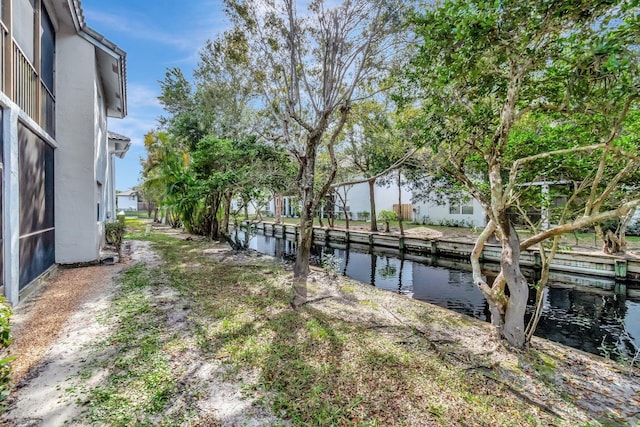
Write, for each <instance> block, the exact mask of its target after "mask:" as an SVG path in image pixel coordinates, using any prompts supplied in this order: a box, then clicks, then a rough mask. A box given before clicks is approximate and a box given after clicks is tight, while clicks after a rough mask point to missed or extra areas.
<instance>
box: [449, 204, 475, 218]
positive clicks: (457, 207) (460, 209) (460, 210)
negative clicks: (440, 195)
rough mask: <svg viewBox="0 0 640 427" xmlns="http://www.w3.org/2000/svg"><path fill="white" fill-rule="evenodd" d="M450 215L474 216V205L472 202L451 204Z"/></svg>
mask: <svg viewBox="0 0 640 427" xmlns="http://www.w3.org/2000/svg"><path fill="white" fill-rule="evenodd" d="M449 213H450V214H451V215H460V214H462V215H473V204H472V202H471V201H468V202H467V201H465V202H462V203H460V202H459V201H451V202H449Z"/></svg>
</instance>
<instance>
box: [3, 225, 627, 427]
mask: <svg viewBox="0 0 640 427" xmlns="http://www.w3.org/2000/svg"><path fill="white" fill-rule="evenodd" d="M179 237H182V238H185V237H186V236H182V235H181V236H179ZM188 238H191V237H188ZM127 251H128V253H129V254H130V256H129V257H125V258H126V260H125V262H124V263H123V264H120V265H116V266H101V267H85V268H78V269H61V270H59V271H58V273H57V274H56V275H55V277H53V278H52V279H51V280H50V281H49V282H48V283H47V284H46V285H45V286H44V287H43V288H42V289H41V290H40V291H39V292H37V293H36V294H35V295H33V296H32V297H31V299H30V300H29V301H28V302H26V303H25V304H22V305H21V306H19V307H18V309H17V310H16V314H15V317H14V329H13V335H14V337H15V342H14V344H13V346H12V352H13V353H14V354H16V355H20V358H19V359H18V361H17V362H16V363H15V364H14V379H15V382H16V383H17V386H16V388H15V390H14V392H13V393H12V395H11V396H10V398H9V402H8V403H9V410H8V412H7V413H6V414H5V416H4V419H3V422H4V423H5V424H6V425H12V426H14V425H15V426H36V425H37V426H59V425H63V424H64V425H86V423H83V421H82V412H83V405H84V404H86V403H87V399H86V393H87V391H88V390H90V389H91V387H93V386H95V385H96V384H98V383H99V382H100V381H101V379H102V378H103V376H102V375H101V373H100V372H97V373H95V372H94V373H93V375H92V376H90V377H89V378H85V379H81V377H82V376H81V375H79V373H80V372H81V371H82V369H83V367H85V366H88V365H89V364H90V363H91V362H92V361H93V360H95V359H96V358H105V357H109V349H108V347H107V348H104V349H101V347H100V346H98V345H97V344H98V343H99V342H100V341H101V340H104V338H105V337H107V336H108V334H109V333H110V332H111V331H112V328H113V327H114V326H113V324H109V323H108V322H106V323H105V322H104V321H102V322H99V321H98V319H100V318H104V314H105V313H106V312H108V309H109V307H110V303H111V301H112V299H113V297H114V296H115V295H116V294H117V292H118V287H117V286H118V285H117V280H115V279H116V278H117V275H118V274H119V272H120V271H122V269H123V268H124V267H126V266H128V265H132V264H134V263H137V262H143V263H146V264H147V265H148V266H149V267H150V268H151V267H153V266H154V265H157V263H158V261H159V259H158V257H157V256H156V255H155V254H154V253H153V252H152V251H151V250H150V248H149V245H148V243H145V242H131V243H130V247H129V248H127ZM205 252H206V253H207V254H208V255H209V256H211V257H212V258H214V259H217V260H220V261H223V260H225V259H227V258H228V259H230V260H231V262H242V261H243V259H240V258H242V257H249V258H250V257H255V256H258V255H256V254H255V253H254V254H251V253H248V254H249V255H238V254H236V255H234V254H233V252H231V251H229V249H228V248H227V247H226V245H220V246H216V247H213V248H211V249H206V250H205ZM238 257H240V258H238ZM245 261H247V260H245ZM248 261H250V259H249V260H248ZM310 279H311V282H312V283H313V288H315V289H316V291H315V292H313V295H310V299H311V300H312V301H314V300H315V301H317V302H312V303H311V304H312V305H313V306H314V308H316V309H320V310H322V311H325V312H327V313H332V315H338V314H340V315H342V316H348V317H349V318H350V320H352V321H353V320H357V319H359V318H360V317H362V316H365V317H366V316H374V315H375V316H382V317H380V319H377V320H376V322H388V323H389V322H390V323H394V322H399V323H404V322H408V319H403V318H399V317H398V314H397V313H396V314H392V312H391V311H390V309H389V310H387V309H385V310H383V311H382V312H377V313H373V312H372V313H364V309H363V308H362V306H358V309H357V310H353V312H346V311H345V305H344V304H343V301H342V300H343V299H344V297H342V296H341V295H340V294H339V293H338V292H336V289H337V288H336V284H335V283H333V282H331V281H328V280H326V278H325V275H324V273H322V272H319V271H315V272H314V273H313V274H312V276H311V278H310ZM341 280H342V279H341ZM150 292H153V295H151V296H152V297H153V298H154V301H155V304H156V305H157V307H159V308H161V309H162V310H163V311H164V313H165V316H166V320H167V322H166V324H167V325H171V328H172V331H170V332H179V333H181V334H191V332H190V331H189V329H190V325H189V320H188V318H189V313H190V312H189V310H185V309H184V308H183V304H180V303H179V302H180V300H179V298H180V297H179V295H178V294H177V293H176V292H175V291H174V290H173V289H171V288H169V287H168V286H166V287H160V288H158V289H155V290H153V291H150ZM360 294H362V295H360ZM355 295H356V296H358V297H362V298H364V299H370V300H373V299H376V303H377V304H380V306H381V307H383V308H384V307H398V306H399V305H400V306H404V307H405V308H406V310H416V309H420V308H419V307H420V304H419V303H416V302H415V301H413V300H410V299H407V298H402V297H399V296H397V295H395V294H392V293H386V292H379V291H378V290H375V289H369V287H361V288H358V290H357V291H356V294H355ZM416 307H417V308H416ZM433 310H436V311H438V310H441V309H439V308H437V307H435V308H433ZM394 312H396V311H395V310H394ZM398 313H399V311H398ZM365 320H366V319H365ZM424 333H425V334H427V335H428V336H430V337H432V338H434V340H435V341H436V342H437V341H438V339H440V338H442V340H445V341H446V340H449V339H455V340H456V341H458V342H463V343H464V346H465V348H468V350H469V352H470V353H475V352H478V353H482V352H486V349H487V348H492V349H493V350H491V352H490V355H489V356H488V357H489V358H490V359H491V361H492V363H495V364H497V365H518V363H519V361H518V358H517V355H514V354H512V353H510V352H506V351H504V350H503V349H502V347H501V346H500V345H499V344H498V343H497V342H494V340H495V339H494V337H493V335H492V330H491V327H490V326H489V325H487V324H482V323H481V322H478V324H477V326H475V327H473V328H458V329H456V330H455V331H453V330H439V329H437V328H435V329H430V330H425V331H424ZM453 333H455V334H456V335H455V337H451V336H450V335H451V334H453ZM193 339H194V340H195V339H196V338H195V337H193ZM534 346H535V347H536V348H538V349H540V350H544V351H545V352H547V353H552V354H555V355H556V357H557V360H558V366H557V367H556V374H555V378H554V383H555V386H556V387H558V388H559V389H561V390H564V391H565V392H566V396H567V398H568V399H570V401H572V402H573V403H574V404H575V405H576V406H577V407H578V408H580V410H581V411H586V413H589V414H592V415H597V414H604V413H614V414H616V415H617V416H619V417H621V418H626V419H627V420H629V422H630V425H639V424H640V380H639V374H638V371H637V370H625V369H620V368H619V367H617V366H616V365H615V364H613V363H612V362H609V361H606V360H604V359H601V358H597V357H593V356H591V355H587V354H583V353H581V352H577V351H574V350H572V349H568V348H566V347H563V346H558V345H556V344H553V343H550V342H548V341H544V340H538V339H534ZM196 347H197V346H195V345H194V346H190V348H192V349H193V350H189V351H188V352H187V353H185V354H183V355H182V357H181V358H180V360H176V361H175V364H176V368H177V367H180V368H181V369H183V370H184V381H185V390H184V392H183V393H182V394H181V395H180V396H179V397H178V398H177V399H176V400H175V401H174V402H173V403H172V406H173V407H176V408H177V407H179V406H180V405H189V406H190V407H194V406H195V408H196V409H197V412H198V417H199V419H200V420H201V421H202V420H210V424H209V423H205V424H202V425H223V426H237V425H243V426H245V425H246V426H268V425H273V424H274V423H275V422H282V420H279V419H277V418H276V417H274V416H273V414H271V413H269V411H268V410H265V409H263V408H261V407H259V406H256V405H254V404H253V401H252V400H251V399H249V398H247V397H246V396H244V395H243V393H242V384H241V382H240V383H238V382H228V380H225V379H224V378H225V370H226V368H225V366H224V364H223V362H221V361H217V360H212V359H207V358H203V357H202V355H201V354H199V353H198V351H197V349H196ZM525 369H526V367H525ZM531 369H532V370H533V368H531ZM102 374H103V375H104V374H105V373H104V372H103V373H102ZM248 375H251V374H248ZM523 378H524V379H523ZM526 378H528V377H526V376H525V377H514V378H513V384H514V385H517V386H518V387H517V388H518V389H522V390H528V392H530V393H531V394H530V396H531V397H532V398H533V399H536V400H538V401H540V402H542V403H544V404H547V403H548V404H549V405H553V407H555V408H560V409H559V410H561V412H560V414H559V415H561V416H562V417H563V418H564V419H573V417H574V416H576V417H577V415H576V413H575V409H571V408H570V407H566V406H565V403H566V402H563V401H555V399H554V398H552V397H551V396H549V395H548V393H547V391H546V390H545V389H544V388H540V389H539V390H537V389H536V388H538V386H536V385H535V383H533V382H532V383H528V382H527V381H526ZM244 380H245V382H251V378H250V377H248V378H245V379H244ZM523 381H524V382H523ZM196 395H197V396H198V397H194V396H196ZM547 399H550V400H549V401H548V402H547ZM564 411H566V412H564ZM583 414H584V413H583ZM575 419H579V418H575ZM105 423H108V420H105ZM596 425H597V424H596Z"/></svg>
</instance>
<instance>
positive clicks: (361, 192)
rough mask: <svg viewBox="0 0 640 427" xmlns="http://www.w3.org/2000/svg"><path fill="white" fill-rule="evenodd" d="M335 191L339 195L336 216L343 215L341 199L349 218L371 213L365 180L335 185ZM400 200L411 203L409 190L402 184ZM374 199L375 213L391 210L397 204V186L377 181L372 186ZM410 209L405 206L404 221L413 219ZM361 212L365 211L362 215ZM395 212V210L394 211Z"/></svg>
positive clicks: (403, 203)
mask: <svg viewBox="0 0 640 427" xmlns="http://www.w3.org/2000/svg"><path fill="white" fill-rule="evenodd" d="M335 190H336V192H337V193H338V194H339V197H336V213H337V214H338V217H339V218H341V217H343V216H344V212H343V200H344V203H345V206H346V207H347V212H349V213H350V215H351V216H350V218H351V219H366V218H367V215H366V214H368V215H369V218H370V215H371V203H370V191H369V184H368V183H366V182H362V183H359V184H354V185H347V186H341V187H337V188H336V189H335ZM400 191H401V193H402V194H401V200H402V205H405V206H406V205H411V191H410V190H409V188H407V187H406V186H402V187H401V189H400ZM373 193H374V199H375V203H376V204H375V207H376V213H377V214H379V213H380V211H383V210H384V211H393V210H394V206H396V207H397V205H398V186H397V185H394V184H391V185H388V186H387V185H382V184H380V183H379V182H377V183H376V185H375V186H374V188H373ZM411 212H412V209H411V207H410V206H406V209H405V217H404V218H403V219H404V220H405V221H411V220H413V218H412V215H411ZM363 213H365V214H364V215H363ZM396 213H397V212H396Z"/></svg>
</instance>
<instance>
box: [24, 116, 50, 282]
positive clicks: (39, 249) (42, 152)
mask: <svg viewBox="0 0 640 427" xmlns="http://www.w3.org/2000/svg"><path fill="white" fill-rule="evenodd" d="M18 145H19V151H18V166H19V171H20V172H19V183H18V185H19V186H20V289H22V288H23V287H24V286H26V285H27V284H29V283H30V282H31V281H32V280H33V279H35V278H37V277H38V276H39V275H40V274H42V273H43V272H44V271H45V270H47V269H48V268H49V267H50V266H51V265H52V264H53V263H54V262H55V231H54V216H53V214H54V210H53V209H54V206H53V201H54V188H53V151H54V150H53V148H52V147H51V146H50V145H49V144H47V143H46V142H44V141H43V140H42V139H40V138H39V137H37V136H36V135H35V134H34V133H33V132H32V131H31V130H29V129H28V128H27V127H25V126H24V125H22V124H21V123H20V124H19V125H18Z"/></svg>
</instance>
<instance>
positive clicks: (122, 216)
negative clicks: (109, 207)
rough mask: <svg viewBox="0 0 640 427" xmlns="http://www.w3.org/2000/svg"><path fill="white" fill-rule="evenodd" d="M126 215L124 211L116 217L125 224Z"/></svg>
mask: <svg viewBox="0 0 640 427" xmlns="http://www.w3.org/2000/svg"><path fill="white" fill-rule="evenodd" d="M124 217H125V214H124V212H121V213H119V214H117V215H116V219H117V220H118V222H121V223H122V225H124Z"/></svg>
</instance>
